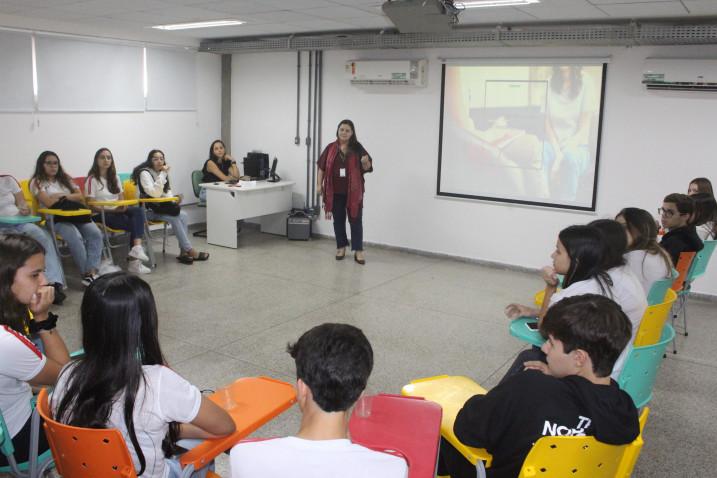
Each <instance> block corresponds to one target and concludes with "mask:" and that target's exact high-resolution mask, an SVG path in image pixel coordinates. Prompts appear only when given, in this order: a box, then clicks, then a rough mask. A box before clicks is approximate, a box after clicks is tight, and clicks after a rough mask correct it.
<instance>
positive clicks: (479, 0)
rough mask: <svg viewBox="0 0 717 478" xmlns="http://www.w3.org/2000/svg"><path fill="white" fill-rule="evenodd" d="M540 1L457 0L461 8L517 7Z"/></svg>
mask: <svg viewBox="0 0 717 478" xmlns="http://www.w3.org/2000/svg"><path fill="white" fill-rule="evenodd" d="M535 3H540V0H470V1H466V2H456V6H458V7H459V8H460V7H461V6H462V7H463V8H484V7H515V6H518V5H531V4H535Z"/></svg>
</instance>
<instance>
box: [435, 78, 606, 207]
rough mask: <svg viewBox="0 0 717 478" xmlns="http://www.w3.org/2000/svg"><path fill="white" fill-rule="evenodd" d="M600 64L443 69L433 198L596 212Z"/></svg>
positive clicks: (600, 90) (600, 95) (600, 87)
mask: <svg viewBox="0 0 717 478" xmlns="http://www.w3.org/2000/svg"><path fill="white" fill-rule="evenodd" d="M603 69H604V65H602V64H600V65H595V64H592V65H589V64H585V65H579V64H571V65H558V64H549V65H538V66H535V65H533V66H517V65H481V66H476V65H453V64H449V65H444V70H443V91H442V100H443V103H442V112H443V116H442V118H441V149H440V153H439V171H438V174H439V176H438V194H439V195H445V196H457V197H467V198H476V199H490V200H496V201H506V202H517V203H525V204H536V205H544V206H551V207H564V208H570V209H585V210H594V209H595V195H594V191H595V186H596V171H597V158H598V150H599V147H598V145H599V128H600V111H601V103H602V91H603V76H604V75H603Z"/></svg>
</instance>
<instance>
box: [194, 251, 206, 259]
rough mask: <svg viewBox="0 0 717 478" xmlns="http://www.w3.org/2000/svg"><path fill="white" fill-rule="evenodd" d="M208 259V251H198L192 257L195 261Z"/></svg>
mask: <svg viewBox="0 0 717 478" xmlns="http://www.w3.org/2000/svg"><path fill="white" fill-rule="evenodd" d="M208 259H209V253H208V252H200V253H198V254H197V257H195V258H194V260H195V261H206V260H208Z"/></svg>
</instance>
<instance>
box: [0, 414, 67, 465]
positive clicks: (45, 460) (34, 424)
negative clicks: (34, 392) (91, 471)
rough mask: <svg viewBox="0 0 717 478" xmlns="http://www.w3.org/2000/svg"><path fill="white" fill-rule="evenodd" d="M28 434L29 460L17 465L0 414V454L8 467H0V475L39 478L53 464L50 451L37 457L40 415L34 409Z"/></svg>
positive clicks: (10, 440)
mask: <svg viewBox="0 0 717 478" xmlns="http://www.w3.org/2000/svg"><path fill="white" fill-rule="evenodd" d="M30 425H31V432H30V460H29V461H26V462H23V463H18V462H17V461H16V460H15V447H14V446H13V444H12V437H11V436H10V433H9V432H8V430H7V425H6V424H5V419H4V418H3V416H2V413H0V453H2V454H3V455H4V456H5V458H6V460H7V462H8V466H0V473H9V474H10V476H14V477H16V478H40V477H41V476H42V475H43V474H44V473H45V471H46V470H47V469H48V468H49V467H50V465H52V464H54V462H53V461H52V451H51V450H49V449H48V450H46V451H45V452H44V453H43V454H42V455H40V456H38V455H37V451H38V450H37V447H38V445H37V443H38V439H39V436H40V415H39V414H38V412H37V409H36V408H33V411H32V419H31V423H30Z"/></svg>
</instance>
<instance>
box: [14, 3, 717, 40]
mask: <svg viewBox="0 0 717 478" xmlns="http://www.w3.org/2000/svg"><path fill="white" fill-rule="evenodd" d="M382 3H383V2H382V0H231V1H230V0H0V17H3V18H11V17H14V18H22V19H23V20H24V22H25V24H27V22H28V21H29V22H32V20H37V21H40V22H44V23H42V24H46V23H47V21H59V22H63V23H64V24H70V25H71V24H74V25H77V26H78V27H83V26H84V27H92V28H93V29H94V30H95V31H96V30H98V29H102V28H103V27H106V28H111V29H112V30H113V31H117V30H119V29H124V30H126V31H128V32H131V31H135V32H137V31H142V30H147V29H149V27H151V26H152V25H158V24H168V23H181V22H193V21H203V20H217V19H227V18H231V19H237V20H243V21H245V22H246V24H244V25H240V26H233V27H220V28H205V29H195V30H184V31H181V32H157V33H161V34H162V35H166V36H167V39H171V38H174V39H177V38H185V39H192V40H200V39H217V38H227V37H241V36H265V35H289V34H300V33H308V32H329V31H330V32H337V31H350V30H381V29H384V28H389V29H390V28H393V27H394V26H393V24H392V23H391V22H390V21H389V20H388V18H387V17H386V16H385V15H384V14H383V12H382V11H381V4H382ZM456 3H458V0H456ZM704 17H713V19H715V18H717V0H541V3H540V4H535V5H527V6H520V7H499V8H475V9H470V10H466V11H464V12H462V13H461V14H460V16H459V22H460V25H463V26H471V25H475V26H483V27H485V26H489V25H498V24H503V25H510V24H530V23H559V22H571V21H575V22H594V23H604V22H615V21H621V20H626V21H627V20H653V21H659V20H668V19H669V20H676V19H677V20H687V21H689V20H691V19H694V20H698V19H699V20H704ZM0 20H1V18H0ZM30 24H32V23H30ZM0 25H1V23H0ZM153 37H154V38H158V37H157V35H156V34H155V35H153Z"/></svg>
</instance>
